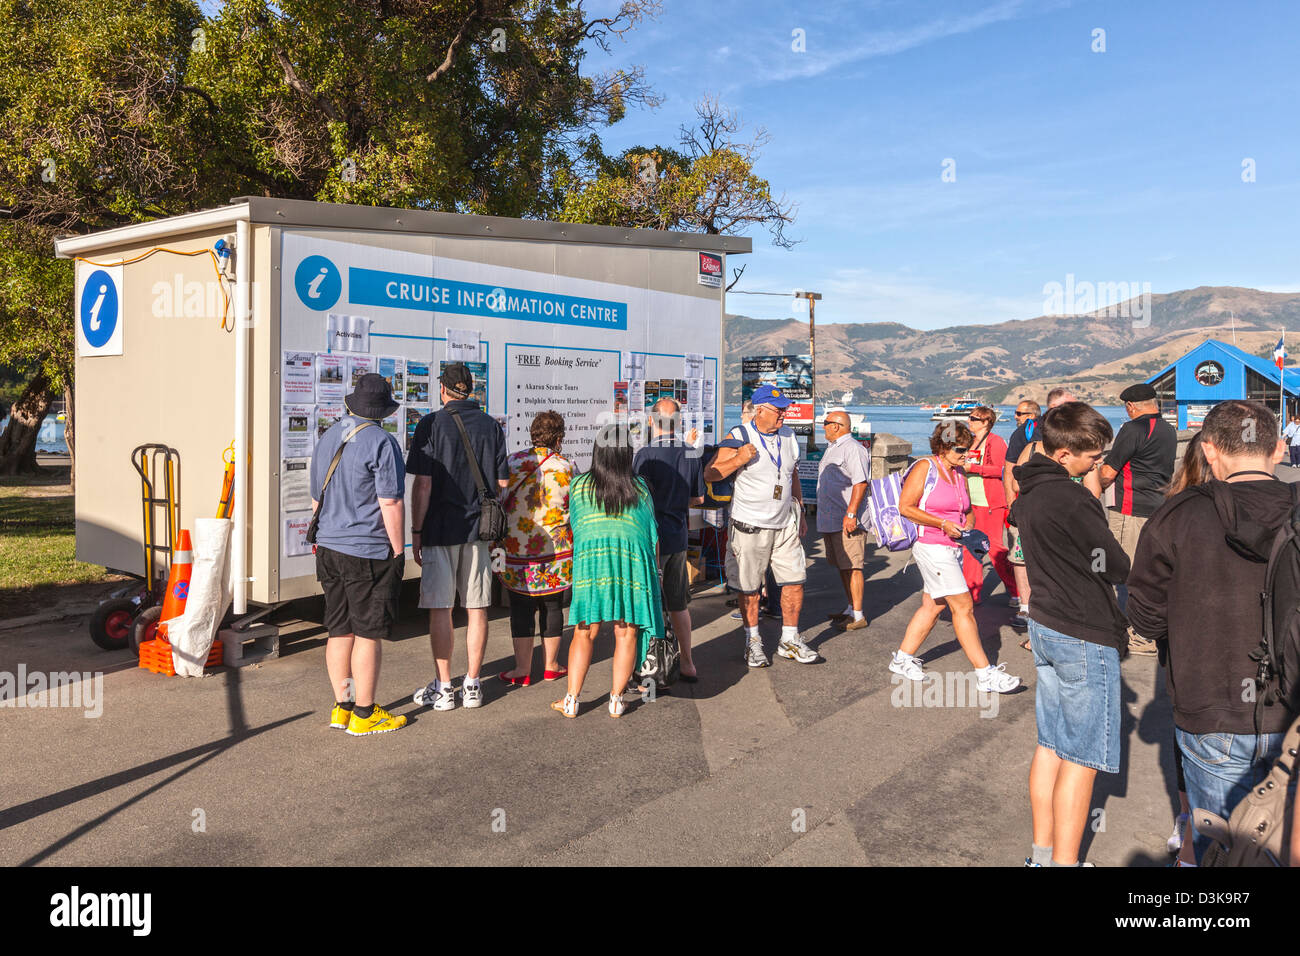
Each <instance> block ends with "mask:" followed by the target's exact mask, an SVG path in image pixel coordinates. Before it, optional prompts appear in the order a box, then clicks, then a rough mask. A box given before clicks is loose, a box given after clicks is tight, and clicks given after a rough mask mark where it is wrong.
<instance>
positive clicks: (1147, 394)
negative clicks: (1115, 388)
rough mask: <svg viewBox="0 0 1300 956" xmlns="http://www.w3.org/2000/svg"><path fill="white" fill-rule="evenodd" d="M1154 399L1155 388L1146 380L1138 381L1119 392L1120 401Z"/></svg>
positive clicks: (1148, 400)
mask: <svg viewBox="0 0 1300 956" xmlns="http://www.w3.org/2000/svg"><path fill="white" fill-rule="evenodd" d="M1155 399H1156V390H1155V389H1154V388H1152V387H1151V386H1150V385H1148V384H1147V383H1146V382H1139V383H1138V384H1137V385H1130V386H1129V387H1128V388H1126V389H1124V391H1122V392H1120V393H1119V400H1120V401H1121V402H1154V401H1155Z"/></svg>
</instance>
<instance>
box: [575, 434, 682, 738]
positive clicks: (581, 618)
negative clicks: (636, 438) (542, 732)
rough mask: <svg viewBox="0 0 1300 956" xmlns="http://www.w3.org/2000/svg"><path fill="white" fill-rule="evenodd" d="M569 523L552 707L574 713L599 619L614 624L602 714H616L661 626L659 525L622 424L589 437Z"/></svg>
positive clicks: (617, 714) (662, 621) (576, 481)
mask: <svg viewBox="0 0 1300 956" xmlns="http://www.w3.org/2000/svg"><path fill="white" fill-rule="evenodd" d="M569 524H570V525H571V527H572V528H573V601H572V604H570V606H569V623H570V624H572V625H573V626H574V627H573V640H572V642H571V643H570V644H569V686H568V691H569V692H568V693H567V694H566V695H565V697H564V699H563V700H557V701H555V702H554V703H553V704H551V707H552V708H553V709H555V710H558V711H559V712H560V713H562V714H563V715H564V716H565V717H576V716H578V695H579V694H581V693H582V682H583V680H584V679H585V678H586V676H587V669H588V668H589V667H590V666H591V652H592V642H593V641H594V640H595V637H596V635H597V634H598V633H599V632H600V626H601V624H602V623H604V622H606V621H609V622H612V623H613V625H614V680H613V689H612V690H611V691H610V695H609V715H610V716H611V717H621V716H622V715H623V710H624V702H623V692H624V691H625V690H626V689H627V685H628V681H630V680H631V679H632V671H633V669H634V668H635V667H636V665H637V663H638V662H639V661H642V660H644V659H645V656H646V651H647V650H648V648H649V646H650V638H651V637H662V636H663V633H664V614H663V598H662V597H661V595H660V591H659V563H658V556H657V552H658V548H659V532H658V528H657V526H656V524H655V513H654V502H653V501H652V500H651V498H650V489H649V488H648V487H647V486H646V483H645V482H644V481H642V480H641V479H640V478H638V477H637V476H636V473H635V472H634V471H633V470H632V445H631V442H630V440H629V435H628V430H627V427H626V426H621V425H607V426H606V427H604V428H602V429H601V430H600V433H599V434H598V435H597V436H596V444H595V447H594V448H593V449H592V455H591V471H589V472H587V473H586V474H583V475H580V476H578V477H577V478H575V479H573V482H572V484H571V485H570V486H569Z"/></svg>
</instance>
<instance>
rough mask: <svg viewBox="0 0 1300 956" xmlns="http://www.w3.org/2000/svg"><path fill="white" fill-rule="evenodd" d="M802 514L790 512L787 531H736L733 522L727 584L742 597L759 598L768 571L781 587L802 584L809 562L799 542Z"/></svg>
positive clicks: (782, 529) (730, 531)
mask: <svg viewBox="0 0 1300 956" xmlns="http://www.w3.org/2000/svg"><path fill="white" fill-rule="evenodd" d="M801 517H802V514H801V512H800V510H799V509H798V508H797V507H795V508H791V509H790V520H789V521H787V522H786V525H785V527H784V528H762V529H760V530H758V531H756V532H752V533H747V532H743V531H737V530H736V526H735V523H734V521H733V523H732V525H731V527H730V529H729V531H728V532H727V580H728V581H729V582H730V584H731V586H732V587H734V588H738V589H739V590H740V593H741V594H757V593H758V592H759V590H761V589H762V587H763V580H764V578H765V577H766V575H767V569H768V567H769V566H770V567H771V568H772V576H773V577H774V578H776V583H777V584H778V585H780V586H784V585H787V584H803V583H804V581H805V580H806V579H807V577H808V561H807V558H806V556H805V555H804V550H803V542H802V541H801V540H800V539H799V519H800V518H801Z"/></svg>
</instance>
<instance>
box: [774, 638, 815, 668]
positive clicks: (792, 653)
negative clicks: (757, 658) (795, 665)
mask: <svg viewBox="0 0 1300 956" xmlns="http://www.w3.org/2000/svg"><path fill="white" fill-rule="evenodd" d="M776 653H777V654H778V655H779V656H781V657H785V658H788V659H790V660H792V661H798V662H799V663H800V664H813V663H816V661H817V652H816V651H814V650H813V649H812V648H811V647H809V646H808V645H807V644H805V643H804V642H803V638H802V637H798V636H796V637H783V638H781V643H780V644H778V645H777V646H776Z"/></svg>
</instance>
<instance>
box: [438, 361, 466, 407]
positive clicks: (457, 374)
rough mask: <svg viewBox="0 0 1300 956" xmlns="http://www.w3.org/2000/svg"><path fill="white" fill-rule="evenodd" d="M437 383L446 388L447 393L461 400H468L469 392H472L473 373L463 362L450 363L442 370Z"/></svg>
mask: <svg viewBox="0 0 1300 956" xmlns="http://www.w3.org/2000/svg"><path fill="white" fill-rule="evenodd" d="M438 381H440V382H442V384H443V385H444V386H446V388H447V391H449V392H451V393H452V394H453V395H458V396H460V397H461V398H469V395H470V392H472V391H474V373H473V372H471V371H470V370H469V366H468V365H466V364H465V363H464V362H452V363H451V364H450V365H448V366H447V367H446V368H444V369H443V370H442V374H441V375H439V376H438Z"/></svg>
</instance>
